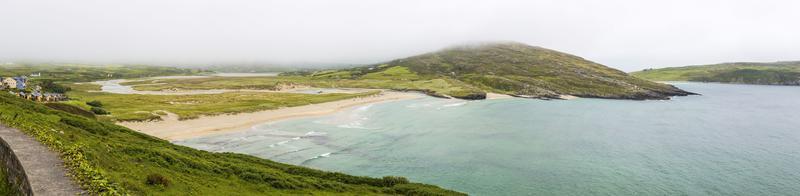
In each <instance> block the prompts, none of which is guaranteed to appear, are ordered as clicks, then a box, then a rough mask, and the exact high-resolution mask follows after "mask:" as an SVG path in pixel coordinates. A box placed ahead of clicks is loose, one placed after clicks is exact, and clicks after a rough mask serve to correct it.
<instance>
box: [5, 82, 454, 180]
mask: <svg viewBox="0 0 800 196" xmlns="http://www.w3.org/2000/svg"><path fill="white" fill-rule="evenodd" d="M64 111H73V110H64ZM0 122H1V123H2V124H5V125H7V126H10V127H14V128H17V129H19V130H22V131H23V132H25V133H26V134H28V135H31V136H33V137H34V138H36V139H37V140H38V141H40V142H42V143H43V144H45V145H47V146H49V147H50V148H51V149H53V150H54V151H57V152H59V153H60V154H61V156H62V159H63V160H64V161H65V165H66V166H67V168H68V169H69V170H70V173H71V174H72V175H73V176H74V179H76V181H77V182H79V184H80V185H81V186H82V187H83V188H84V189H85V190H87V191H89V192H91V193H92V194H93V195H95V194H97V195H124V194H131V195H232V194H233V195H311V194H314V195H387V194H389V195H395V194H399V195H461V193H457V192H453V191H448V190H444V189H441V188H438V187H436V186H432V185H425V184H418V183H410V182H408V180H406V179H405V178H402V177H391V176H388V177H383V178H372V177H360V176H351V175H347V174H342V173H336V172H325V171H320V170H316V169H310V168H305V167H300V166H293V165H288V164H282V163H277V162H273V161H270V160H265V159H261V158H257V157H253V156H249V155H242V154H236V153H211V152H207V151H202V150H196V149H192V148H189V147H184V146H179V145H174V144H172V143H169V142H168V141H165V140H161V139H158V138H155V137H151V136H148V135H144V134H142V133H138V132H135V131H132V130H130V129H127V128H125V127H121V126H117V125H114V124H111V123H108V122H101V121H97V120H95V119H93V118H91V116H79V115H73V114H70V113H66V112H63V111H60V110H55V109H51V108H49V107H46V106H44V105H41V104H37V103H34V102H31V101H27V100H23V99H19V98H16V97H13V96H11V95H9V94H8V93H0ZM1 187H2V186H0V188H1Z"/></svg>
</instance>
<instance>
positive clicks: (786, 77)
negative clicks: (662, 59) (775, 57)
mask: <svg viewBox="0 0 800 196" xmlns="http://www.w3.org/2000/svg"><path fill="white" fill-rule="evenodd" d="M631 74H632V75H634V76H636V77H640V78H644V79H648V80H656V81H694V82H721V83H737V84H763V85H800V61H790V62H775V63H722V64H714V65H695V66H686V67H671V68H663V69H645V70H642V71H638V72H633V73H631Z"/></svg>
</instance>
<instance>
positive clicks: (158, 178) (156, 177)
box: [145, 174, 169, 187]
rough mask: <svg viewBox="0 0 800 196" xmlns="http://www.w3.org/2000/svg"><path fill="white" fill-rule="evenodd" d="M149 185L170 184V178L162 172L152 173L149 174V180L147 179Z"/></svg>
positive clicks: (165, 185)
mask: <svg viewBox="0 0 800 196" xmlns="http://www.w3.org/2000/svg"><path fill="white" fill-rule="evenodd" d="M145 183H146V184H147V185H153V186H156V185H160V186H164V187H168V186H169V179H167V177H164V176H162V175H161V174H150V175H147V180H145Z"/></svg>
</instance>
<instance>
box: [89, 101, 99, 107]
mask: <svg viewBox="0 0 800 196" xmlns="http://www.w3.org/2000/svg"><path fill="white" fill-rule="evenodd" d="M86 105H90V106H94V107H103V103H102V102H100V101H98V100H94V101H90V102H86Z"/></svg>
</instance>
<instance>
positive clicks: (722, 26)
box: [0, 0, 800, 71]
mask: <svg viewBox="0 0 800 196" xmlns="http://www.w3.org/2000/svg"><path fill="white" fill-rule="evenodd" d="M798 9H800V1H796V0H726V1H722V0H671V1H663V0H659V1H653V0H604V1H596V0H585V1H584V0H527V1H523V0H519V1H513V0H491V1H490V0H485V1H471V0H441V1H437V0H337V1H328V0H317V1H313V0H285V1H269V0H249V1H246V0H224V1H223V0H219V1H211V0H126V1H117V0H69V1H64V0H0V60H5V61H40V62H69V63H96V64H97V63H145V64H163V65H168V64H175V65H194V64H197V65H209V64H214V65H236V64H247V65H262V64H263V65H318V64H371V63H379V62H383V61H388V60H391V59H395V58H402V57H407V56H411V55H415V54H420V53H425V52H430V51H435V50H438V49H441V48H445V47H448V46H452V45H459V44H469V43H474V42H491V41H516V42H522V43H526V44H529V45H534V46H541V47H545V48H550V49H554V50H559V51H562V52H567V53H571V54H575V55H578V56H582V57H584V58H586V59H589V60H592V61H595V62H598V63H601V64H604V65H607V66H610V67H614V68H617V69H621V70H624V71H634V70H640V69H643V68H657V67H666V66H682V65H693V64H711V63H720V62H734V61H767V62H769V61H786V60H800V25H798V24H800V12H798V11H797V10H798Z"/></svg>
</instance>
